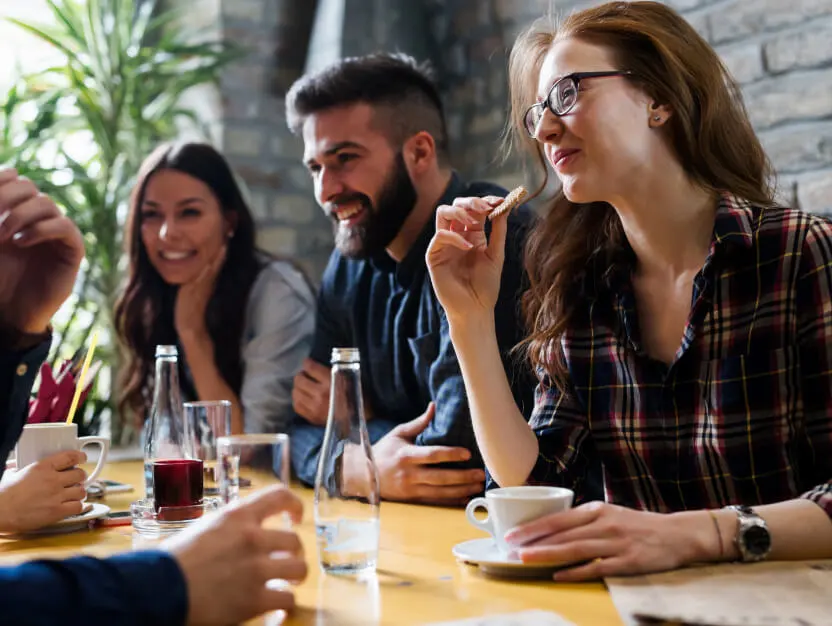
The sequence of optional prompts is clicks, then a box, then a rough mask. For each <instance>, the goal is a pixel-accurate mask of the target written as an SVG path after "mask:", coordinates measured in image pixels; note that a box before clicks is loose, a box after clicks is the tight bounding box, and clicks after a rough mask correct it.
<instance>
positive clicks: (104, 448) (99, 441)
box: [78, 437, 110, 487]
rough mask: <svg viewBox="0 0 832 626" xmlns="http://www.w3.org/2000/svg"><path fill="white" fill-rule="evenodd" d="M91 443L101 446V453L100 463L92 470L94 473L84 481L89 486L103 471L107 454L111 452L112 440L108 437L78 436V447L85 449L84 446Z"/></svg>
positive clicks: (85, 485)
mask: <svg viewBox="0 0 832 626" xmlns="http://www.w3.org/2000/svg"><path fill="white" fill-rule="evenodd" d="M89 445H96V446H100V447H101V454H99V455H98V463H96V465H95V469H94V470H93V471H92V474H90V475H89V476H87V480H85V481H84V487H88V486H89V484H90V483H91V482H92V481H94V480H95V479H96V478H98V475H99V474H100V473H101V470H102V469H103V468H104V463H105V462H106V461H107V454H108V453H109V452H110V440H109V439H108V438H107V437H79V438H78V449H79V450H81V449H83V447H84V446H89Z"/></svg>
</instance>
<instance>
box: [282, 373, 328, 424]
mask: <svg viewBox="0 0 832 626" xmlns="http://www.w3.org/2000/svg"><path fill="white" fill-rule="evenodd" d="M330 372H331V370H330V368H328V367H327V366H326V365H321V364H320V363H318V362H317V361H314V360H312V359H305V360H304V361H303V369H301V371H300V372H298V374H297V375H296V376H295V380H294V384H293V385H292V407H293V408H294V409H295V413H297V414H298V415H300V416H301V417H303V418H304V419H306V421H307V422H309V423H310V424H315V425H316V426H326V419H327V415H328V414H329V386H330V379H331V376H330Z"/></svg>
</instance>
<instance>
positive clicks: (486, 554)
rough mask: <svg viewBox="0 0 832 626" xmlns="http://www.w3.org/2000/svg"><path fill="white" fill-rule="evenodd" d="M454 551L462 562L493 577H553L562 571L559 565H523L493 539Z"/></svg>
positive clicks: (461, 546)
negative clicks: (501, 549)
mask: <svg viewBox="0 0 832 626" xmlns="http://www.w3.org/2000/svg"><path fill="white" fill-rule="evenodd" d="M452 551H453V554H454V556H455V557H456V558H457V559H459V560H460V561H462V562H464V563H468V564H469V565H477V566H479V568H480V569H481V570H482V571H483V572H484V573H486V574H491V575H493V576H510V577H513V578H519V577H522V578H538V577H551V575H552V573H553V572H554V571H555V570H557V569H560V566H558V565H547V564H545V563H544V564H542V565H541V564H540V563H523V561H521V560H520V559H517V558H511V557H508V556H506V555H505V554H503V553H502V552H501V551H500V550H499V549H498V548H497V544H496V543H495V542H494V539H492V538H491V537H487V538H484V539H472V540H471V541H463V542H462V543H458V544H456V545H455V546H454V547H453V550H452Z"/></svg>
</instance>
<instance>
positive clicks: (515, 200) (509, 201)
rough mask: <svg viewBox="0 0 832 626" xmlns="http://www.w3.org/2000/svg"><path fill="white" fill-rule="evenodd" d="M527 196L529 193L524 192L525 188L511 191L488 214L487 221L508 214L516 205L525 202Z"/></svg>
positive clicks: (521, 187)
mask: <svg viewBox="0 0 832 626" xmlns="http://www.w3.org/2000/svg"><path fill="white" fill-rule="evenodd" d="M528 195H529V192H528V191H526V188H525V187H523V185H520V186H519V187H517V188H515V189H512V190H511V191H510V192H509V194H508V195H507V196H506V197H505V199H504V200H503V201H502V202H501V203H500V204H499V205H497V208H495V209H494V210H493V211H491V213H489V214H488V219H490V220H493V219H494V218H495V217H499V216H500V215H502V214H503V213H508V212H509V211H511V210H513V209H514V207H516V206H517V205H518V204H520V203H521V202H523V200H525V198H526V196H528Z"/></svg>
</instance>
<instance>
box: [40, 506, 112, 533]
mask: <svg viewBox="0 0 832 626" xmlns="http://www.w3.org/2000/svg"><path fill="white" fill-rule="evenodd" d="M109 512H110V507H108V506H107V505H106V504H99V503H97V502H94V503H93V504H92V508H91V509H90V510H89V511H87V512H86V513H81V514H80V515H73V516H71V517H66V518H64V519H62V520H61V521H60V522H55V523H54V524H50V525H49V526H44V527H43V528H38V529H37V530H29V531H27V532H26V533H25V534H26V535H54V534H59V533H72V532H75V531H76V530H81V529H84V528H86V527H87V525H88V524H89V523H90V522H91V521H92V520H94V519H98V518H100V517H104V516H105V515H107V514H108V513H109Z"/></svg>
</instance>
